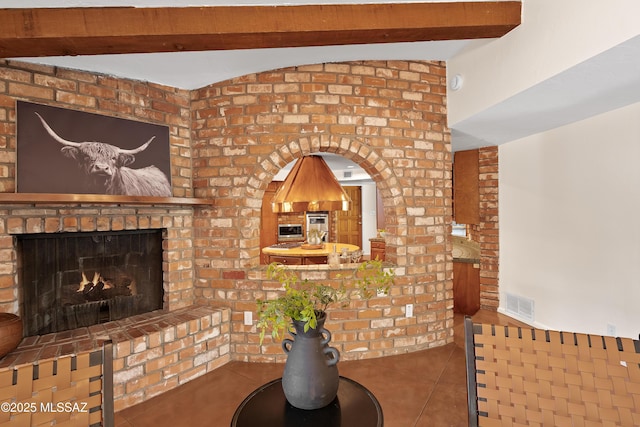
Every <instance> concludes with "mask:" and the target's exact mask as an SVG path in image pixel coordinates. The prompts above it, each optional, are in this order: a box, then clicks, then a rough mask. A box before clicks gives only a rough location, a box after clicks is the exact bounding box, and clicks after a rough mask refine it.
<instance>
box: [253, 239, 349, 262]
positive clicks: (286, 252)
mask: <svg viewBox="0 0 640 427" xmlns="http://www.w3.org/2000/svg"><path fill="white" fill-rule="evenodd" d="M334 245H335V246H336V252H337V253H340V252H342V249H343V248H344V249H346V250H347V251H349V252H352V251H357V250H358V249H360V247H359V246H356V245H350V244H348V243H325V244H324V247H323V248H322V249H302V248H301V247H295V248H274V247H273V246H268V247H266V248H263V249H262V253H264V254H265V255H268V256H269V263H272V262H279V263H281V264H288V265H311V264H326V263H327V255H329V253H331V252H333V246H334Z"/></svg>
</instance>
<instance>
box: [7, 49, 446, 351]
mask: <svg viewBox="0 0 640 427" xmlns="http://www.w3.org/2000/svg"><path fill="white" fill-rule="evenodd" d="M445 98H446V85H445V66H444V64H443V63H441V62H412V61H388V62H387V61H366V62H353V63H340V64H325V65H310V66H304V67H295V68H289V69H283V70H275V71H271V72H265V73H259V74H252V75H248V76H244V77H239V78H236V79H233V80H230V81H226V82H222V83H218V84H214V85H211V86H209V87H206V88H202V89H200V90H195V91H191V92H187V91H182V90H179V89H173V88H167V87H162V86H158V85H153V84H148V83H143V82H135V81H129V80H123V79H115V78H113V77H109V76H102V75H96V74H91V73H82V72H76V71H69V70H63V69H57V68H54V67H47V66H33V65H26V64H20V63H16V62H7V61H2V62H0V192H12V191H14V188H15V186H14V179H15V144H16V139H15V101H16V99H23V100H28V101H31V102H41V103H45V104H50V105H55V106H61V107H68V108H74V109H81V110H84V111H90V112H96V113H100V114H111V115H115V116H119V117H125V118H130V119H137V120H142V121H148V122H153V123H166V124H168V125H169V126H170V135H171V154H172V172H171V173H172V183H173V194H174V196H187V197H188V196H196V197H205V198H211V199H212V200H213V201H214V203H213V206H211V207H199V208H171V207H146V208H143V207H128V206H127V207H115V206H114V207H104V206H102V207H96V206H76V207H71V208H70V210H69V212H71V213H69V214H67V213H66V212H67V209H66V208H61V207H56V209H59V210H56V209H54V210H47V211H46V212H47V214H46V215H44V219H43V216H42V214H41V212H37V211H34V210H33V206H30V207H28V209H27V210H26V211H25V210H23V208H25V207H24V206H17V207H8V206H0V210H5V211H3V216H2V220H0V287H1V288H2V289H4V290H5V291H6V290H7V289H9V292H8V293H9V294H11V293H12V292H13V295H12V296H10V297H8V299H7V300H4V307H3V306H2V305H0V309H8V308H12V309H15V298H16V296H15V283H14V281H15V265H14V259H13V257H14V256H15V254H14V253H13V250H12V249H10V247H11V246H10V243H9V242H10V241H11V238H10V236H9V232H8V228H9V225H8V224H9V223H11V224H13V221H24V224H25V225H24V226H22V227H24V230H25V231H24V232H26V230H30V229H31V227H32V225H30V224H33V223H35V224H39V225H37V227H42V228H44V229H46V230H47V231H51V232H53V231H62V230H67V229H69V230H70V229H77V228H78V227H88V228H89V229H90V228H92V227H96V228H101V229H115V228H117V227H119V226H120V225H118V224H121V223H124V224H128V225H125V227H127V226H131V227H140V228H145V227H151V224H152V223H153V224H157V223H158V221H159V222H160V223H162V224H163V225H162V226H163V227H164V228H168V234H169V237H168V240H167V246H168V248H169V249H172V248H173V249H174V250H173V251H171V250H170V251H169V252H168V254H167V255H166V256H167V258H166V260H165V261H166V264H165V267H164V268H165V272H166V279H165V280H166V283H165V286H168V287H171V289H173V290H174V291H175V292H177V293H175V294H172V295H175V300H174V299H173V297H171V299H172V301H175V304H176V305H182V304H184V305H186V304H188V303H190V302H193V301H195V302H198V303H205V304H210V305H214V306H225V307H230V308H231V311H232V318H231V321H232V323H231V331H230V333H231V344H230V354H231V357H233V358H236V359H242V360H256V361H258V360H274V359H280V360H282V359H283V357H284V355H283V353H282V351H281V349H280V345H279V344H272V343H267V344H266V345H265V346H263V347H260V346H259V345H258V343H257V339H258V335H257V333H256V331H255V326H251V327H249V326H244V325H243V324H242V319H243V315H242V312H243V311H255V299H256V298H261V297H265V296H267V295H272V294H273V292H277V286H276V284H274V283H270V282H268V281H266V280H265V279H264V271H263V269H262V268H261V267H260V266H259V250H260V248H259V229H260V207H261V203H262V196H263V194H264V190H265V189H266V187H267V185H268V184H269V182H270V181H271V180H272V178H273V176H274V175H275V174H276V173H277V172H278V171H279V170H280V169H281V168H282V167H283V166H284V165H285V164H287V163H289V162H291V161H293V160H295V159H296V158H298V157H300V156H302V155H303V154H307V153H311V152H318V151H320V152H333V153H337V154H340V155H342V156H344V157H347V158H349V159H351V160H353V161H355V162H356V163H358V164H360V165H361V166H362V167H363V168H364V169H365V170H366V171H367V172H368V173H369V174H370V175H371V177H372V179H373V180H374V181H375V182H376V184H377V186H378V188H379V189H380V191H381V193H382V197H383V204H384V210H385V218H386V224H385V229H386V230H387V231H388V236H387V250H388V257H387V258H388V259H389V260H391V261H392V262H395V263H396V264H397V266H398V267H397V269H396V270H397V273H398V276H397V280H396V285H395V286H394V287H393V289H392V293H391V295H390V296H389V297H384V298H375V299H373V300H371V301H368V302H359V303H353V304H352V305H351V306H350V307H348V308H346V309H344V310H335V311H332V312H331V313H330V318H329V322H328V323H327V327H328V328H329V329H331V330H332V331H333V332H334V340H333V341H334V345H336V346H337V347H338V348H339V349H340V350H342V351H343V357H344V358H345V359H349V358H363V357H375V356H382V355H387V354H393V353H401V352H406V351H412V350H416V349H420V348H427V347H432V346H438V345H442V344H445V343H447V342H451V341H452V339H453V331H452V326H453V312H452V305H453V303H452V282H451V263H450V262H447V259H448V257H449V258H450V256H448V250H447V240H448V235H449V232H450V225H451V203H450V201H451V147H450V136H449V132H448V129H447V128H446V99H445ZM38 208H42V209H45V210H46V209H49V207H38ZM7 209H10V211H8V210H7ZM29 209H31V210H29ZM176 210H177V212H176ZM67 216H69V218H67ZM7 217H13V218H14V219H12V220H11V222H7V221H6V219H5V218H7ZM105 217H106V219H105ZM15 218H20V219H15ZM41 221H43V222H42V223H41ZM58 221H60V222H58ZM27 224H29V225H27ZM58 224H63V225H58ZM305 274H308V275H309V276H311V277H314V278H319V279H326V280H335V275H336V272H335V271H331V270H322V269H320V270H315V271H309V272H307V273H305ZM194 286H195V287H194ZM172 292H173V291H172ZM6 293H7V292H5V296H6ZM0 294H2V293H1V292H0ZM0 298H1V296H0ZM407 303H412V304H414V305H415V308H414V313H415V316H414V317H412V318H406V317H405V316H404V307H405V304H407ZM0 304H2V301H0ZM172 306H173V303H172ZM9 311H11V310H9Z"/></svg>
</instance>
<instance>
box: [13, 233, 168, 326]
mask: <svg viewBox="0 0 640 427" xmlns="http://www.w3.org/2000/svg"><path fill="white" fill-rule="evenodd" d="M162 235H163V231H162V230H135V231H118V232H114V231H110V232H95V233H84V232H82V233H50V234H23V235H18V236H17V249H18V268H19V274H18V280H19V284H20V292H21V295H20V304H21V307H20V308H21V310H20V312H21V315H22V319H23V324H24V335H25V336H33V335H43V334H48V333H52V332H61V331H66V330H70V329H76V328H80V327H87V326H92V325H96V324H100V323H105V322H109V321H112V320H119V319H123V318H126V317H129V316H133V315H136V314H141V313H146V312H149V311H153V310H157V309H160V308H162V302H163V293H164V292H163V285H162V277H163V274H162Z"/></svg>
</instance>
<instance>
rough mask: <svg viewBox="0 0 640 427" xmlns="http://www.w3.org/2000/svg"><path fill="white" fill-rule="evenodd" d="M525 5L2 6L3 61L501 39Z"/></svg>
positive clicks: (0, 54) (0, 39)
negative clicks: (29, 58)
mask: <svg viewBox="0 0 640 427" xmlns="http://www.w3.org/2000/svg"><path fill="white" fill-rule="evenodd" d="M520 19H521V2H520V1H504V2H502V1H498V2H453V3H377V4H326V5H304V6H210V7H176V8H171V7H159V8H134V7H89V8H41V9H40V8H38V9H0V58H11V57H36V56H64V55H100V54H117V53H141V52H177V51H202V50H231V49H257V48H278V47H300V46H326V45H346V44H370V43H395V42H417V41H434V40H461V39H477V38H493V37H501V36H503V35H504V34H506V33H507V32H509V31H510V30H512V29H513V28H515V27H517V26H518V25H520Z"/></svg>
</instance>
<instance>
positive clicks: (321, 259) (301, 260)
mask: <svg viewBox="0 0 640 427" xmlns="http://www.w3.org/2000/svg"><path fill="white" fill-rule="evenodd" d="M266 258H267V264H268V263H271V262H277V263H279V264H285V265H318V264H326V263H327V256H326V255H318V256H305V255H300V256H279V255H266Z"/></svg>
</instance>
